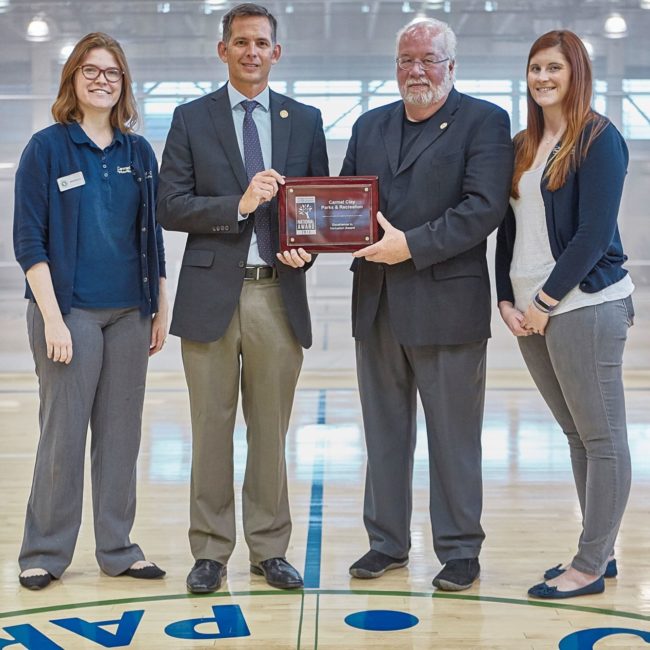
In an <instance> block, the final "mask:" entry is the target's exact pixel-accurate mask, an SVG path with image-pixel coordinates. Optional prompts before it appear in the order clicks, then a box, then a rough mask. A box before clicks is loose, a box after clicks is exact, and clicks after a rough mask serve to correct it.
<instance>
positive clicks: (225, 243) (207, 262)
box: [157, 86, 329, 347]
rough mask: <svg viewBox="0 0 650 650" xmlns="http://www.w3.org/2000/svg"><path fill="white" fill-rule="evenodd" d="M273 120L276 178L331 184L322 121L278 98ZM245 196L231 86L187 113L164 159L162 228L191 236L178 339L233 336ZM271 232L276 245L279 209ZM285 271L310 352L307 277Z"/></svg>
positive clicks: (294, 321)
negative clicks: (326, 179)
mask: <svg viewBox="0 0 650 650" xmlns="http://www.w3.org/2000/svg"><path fill="white" fill-rule="evenodd" d="M270 110H271V130H272V166H273V168H274V169H275V170H276V171H277V172H279V173H280V174H283V175H285V176H327V175H329V168H328V161H327V150H326V147H325V135H324V133H323V122H322V119H321V115H320V111H318V109H316V108H313V107H311V106H306V105H305V104H300V103H298V102H296V101H294V100H292V99H290V98H289V97H285V96H283V95H279V94H278V93H275V92H273V91H271V93H270ZM281 111H285V112H286V113H287V114H288V116H287V117H281V115H280V113H281ZM283 114H284V113H283ZM247 186H248V180H247V178H246V170H245V168H244V162H243V160H242V157H241V153H240V151H239V146H238V144H237V136H236V134H235V127H234V124H233V119H232V110H231V107H230V102H229V99H228V90H227V88H226V86H224V87H222V88H220V89H219V90H217V91H216V92H214V93H211V94H210V95H206V96H205V97H201V98H200V99H197V100H194V101H192V102H189V103H187V104H184V105H183V106H179V107H178V108H177V109H176V110H175V111H174V117H173V120H172V125H171V129H170V131H169V135H168V136H167V142H166V144H165V150H164V152H163V159H162V165H161V168H160V185H159V190H158V211H157V218H158V221H159V223H160V224H161V225H162V226H163V228H166V229H167V230H177V231H181V232H186V233H188V238H187V244H186V247H185V254H184V256H183V265H182V268H181V272H180V277H179V281H178V291H177V294H176V302H175V303H174V313H173V318H172V324H171V329H170V331H171V333H172V334H175V335H177V336H181V337H183V338H187V339H191V340H194V341H204V342H205V341H215V340H217V339H218V338H220V337H221V336H223V334H224V333H225V331H226V328H227V327H228V325H229V323H230V321H231V319H232V316H233V313H234V311H235V307H236V306H237V303H238V301H239V295H240V293H241V288H242V284H243V282H244V267H245V266H246V258H247V255H248V249H249V246H250V240H251V235H252V232H253V219H251V218H249V219H246V220H244V221H241V222H239V221H238V220H237V208H238V205H239V201H240V199H241V197H242V195H243V193H244V192H245V190H246V188H247ZM272 224H273V226H272V227H273V228H274V232H275V236H276V237H278V221H277V201H276V200H274V201H273V203H272ZM277 244H278V242H277V240H276V248H277ZM277 269H278V277H279V280H280V286H281V290H282V297H283V299H284V303H285V307H286V310H287V314H288V317H289V322H290V323H291V327H292V328H293V331H294V333H295V335H296V337H297V338H298V340H299V341H300V343H301V344H302V345H303V346H304V347H309V346H310V345H311V340H312V338H311V322H310V317H309V306H308V304H307V293H306V286H305V270H304V269H293V268H290V267H287V266H285V265H283V264H281V263H278V264H277Z"/></svg>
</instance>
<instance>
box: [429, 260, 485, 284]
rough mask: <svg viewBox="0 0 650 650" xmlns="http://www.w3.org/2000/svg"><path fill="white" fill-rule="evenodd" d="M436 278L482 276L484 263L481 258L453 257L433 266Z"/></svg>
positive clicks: (432, 269)
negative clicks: (465, 258)
mask: <svg viewBox="0 0 650 650" xmlns="http://www.w3.org/2000/svg"><path fill="white" fill-rule="evenodd" d="M431 272H432V273H433V278H434V280H448V279H450V278H466V277H481V276H482V275H483V272H484V271H483V264H482V263H481V261H480V260H464V259H457V258H454V259H451V260H447V261H445V262H440V264H434V265H433V266H432V267H431Z"/></svg>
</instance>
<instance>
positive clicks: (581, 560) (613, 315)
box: [517, 297, 634, 575]
mask: <svg viewBox="0 0 650 650" xmlns="http://www.w3.org/2000/svg"><path fill="white" fill-rule="evenodd" d="M633 319H634V310H633V306H632V298H631V297H628V298H625V299H622V300H612V301H611V302H606V303H603V304H600V305H595V306H589V307H582V308H580V309H576V310H574V311H570V312H567V313H565V314H558V315H557V316H553V317H552V318H551V319H550V322H549V324H548V326H547V328H546V332H545V336H538V335H533V336H527V337H519V338H518V339H517V340H518V341H519V347H520V349H521V352H522V354H523V357H524V361H525V362H526V365H527V366H528V370H529V371H530V374H531V375H532V377H533V380H534V381H535V384H536V385H537V388H538V389H539V391H540V393H541V394H542V397H543V398H544V400H545V401H546V403H547V404H548V406H549V408H550V409H551V412H552V413H553V416H554V417H555V419H556V420H557V422H558V424H559V425H560V426H561V427H562V430H563V431H564V433H565V435H566V436H567V439H568V442H569V449H570V452H571V466H572V468H573V477H574V480H575V484H576V488H577V491H578V500H579V502H580V509H581V511H582V533H581V535H580V540H579V543H578V553H577V554H576V556H575V557H574V558H573V561H572V565H573V567H574V568H576V569H577V570H578V571H582V572H583V573H591V574H594V575H600V574H602V573H604V571H605V566H606V564H607V559H608V557H609V555H610V554H611V553H612V552H613V549H614V542H615V541H616V535H617V534H618V529H619V526H620V524H621V519H622V517H623V512H624V510H625V506H626V504H627V499H628V495H629V492H630V481H631V468H630V451H629V448H628V444H627V427H626V421H625V395H624V392H623V380H622V361H623V349H624V347H625V340H626V338H627V330H628V328H629V327H630V326H631V325H632V323H633Z"/></svg>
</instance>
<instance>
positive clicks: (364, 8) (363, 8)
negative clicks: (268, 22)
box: [361, 0, 650, 14]
mask: <svg viewBox="0 0 650 650" xmlns="http://www.w3.org/2000/svg"><path fill="white" fill-rule="evenodd" d="M648 1H649V2H650V0H648ZM361 13H362V14H369V13H370V5H366V4H363V5H361Z"/></svg>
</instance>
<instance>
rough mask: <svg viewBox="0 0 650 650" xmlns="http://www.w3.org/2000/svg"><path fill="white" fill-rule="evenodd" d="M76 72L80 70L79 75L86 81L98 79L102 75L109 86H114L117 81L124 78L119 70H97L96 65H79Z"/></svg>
mask: <svg viewBox="0 0 650 650" xmlns="http://www.w3.org/2000/svg"><path fill="white" fill-rule="evenodd" d="M78 70H81V74H82V75H83V76H84V77H85V78H86V79H88V81H95V79H99V75H100V74H102V73H103V74H104V79H106V81H108V83H109V84H116V83H117V82H118V81H121V79H122V77H123V76H124V72H123V71H122V70H120V69H119V68H98V67H97V66H96V65H80V66H79V68H78Z"/></svg>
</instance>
